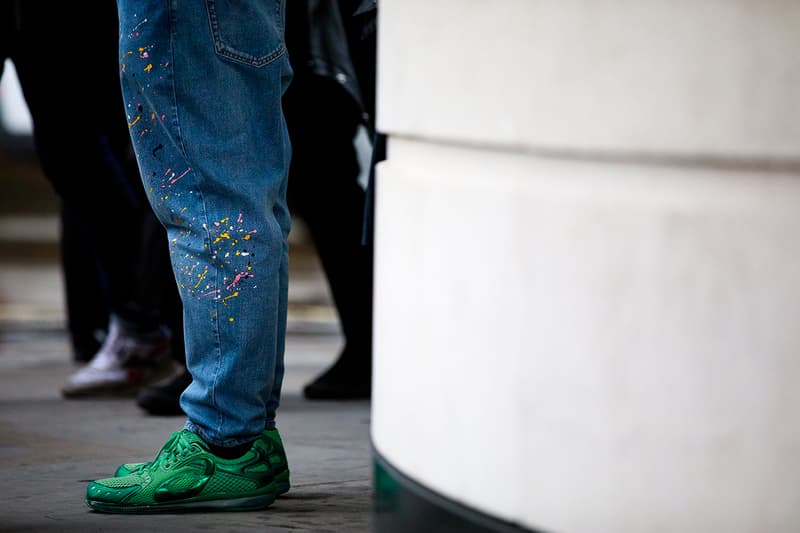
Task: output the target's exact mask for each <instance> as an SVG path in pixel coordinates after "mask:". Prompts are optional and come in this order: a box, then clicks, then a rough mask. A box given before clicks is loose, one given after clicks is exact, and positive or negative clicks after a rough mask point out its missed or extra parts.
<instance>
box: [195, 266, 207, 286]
mask: <svg viewBox="0 0 800 533" xmlns="http://www.w3.org/2000/svg"><path fill="white" fill-rule="evenodd" d="M206 274H208V267H206V269H205V270H203V271H202V272H201V273H199V274H198V275H197V284H195V286H194V288H195V289H196V288H197V287H199V286H200V284H201V283H202V282H203V278H205V277H206Z"/></svg>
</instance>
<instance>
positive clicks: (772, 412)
mask: <svg viewBox="0 0 800 533" xmlns="http://www.w3.org/2000/svg"><path fill="white" fill-rule="evenodd" d="M379 6H380V19H379V68H378V71H379V81H378V95H379V104H378V105H379V110H378V125H379V129H380V130H381V131H383V132H384V133H386V134H388V136H389V137H388V139H389V142H388V159H387V161H386V162H385V163H383V164H382V165H381V166H380V167H379V170H378V177H377V182H376V183H377V211H376V213H377V218H376V292H375V302H376V305H375V353H374V357H375V379H374V386H375V389H374V394H373V404H372V409H373V419H372V438H373V442H374V445H375V450H376V452H377V453H378V454H379V455H380V456H381V457H382V458H383V459H384V460H385V461H386V462H387V463H389V464H391V465H392V466H393V467H395V468H396V469H397V471H398V472H400V473H402V474H403V475H405V476H407V477H408V478H409V479H411V480H413V481H415V482H417V483H419V485H420V486H422V487H425V488H426V489H430V490H431V491H433V492H434V493H436V494H438V495H441V496H443V497H444V498H445V499H448V500H450V501H452V502H454V503H456V504H457V505H461V506H463V507H464V508H468V509H473V510H476V511H478V512H480V513H482V514H483V515H485V516H488V517H494V518H496V519H498V520H499V521H501V522H504V523H507V524H513V525H517V526H520V527H522V528H530V529H543V530H546V531H563V532H571V533H580V532H598V531H613V532H615V533H624V532H631V533H634V532H635V533H641V532H643V531H647V532H681V533H686V532H698V533H701V532H702V533H708V532H715V531H719V532H725V533H736V532H742V533H752V532H754V531H758V532H760V533H766V532H787V533H788V532H796V531H798V530H799V529H800V425H799V424H798V422H799V421H800V327H799V326H798V325H797V321H798V317H800V261H799V259H800V253H798V246H799V245H798V231H799V230H800V103H798V102H800V97H798V95H800V52H798V51H800V30H799V28H800V3H798V2H794V1H788V0H787V1H778V0H776V1H766V2H765V1H758V0H708V1H703V2H692V1H688V0H679V1H674V2H673V1H666V0H662V1H655V0H654V1H642V2H633V1H630V2H626V1H611V0H541V1H536V0H492V1H489V0H483V1H482V0H466V1H465V0H381V2H380V4H379Z"/></svg>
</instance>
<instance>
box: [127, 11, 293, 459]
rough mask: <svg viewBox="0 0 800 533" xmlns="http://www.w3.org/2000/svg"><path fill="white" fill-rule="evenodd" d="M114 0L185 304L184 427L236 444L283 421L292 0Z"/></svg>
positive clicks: (139, 148) (139, 141) (153, 190)
mask: <svg viewBox="0 0 800 533" xmlns="http://www.w3.org/2000/svg"><path fill="white" fill-rule="evenodd" d="M117 7H118V9H119V17H120V76H121V83H122V91H123V96H124V101H125V109H126V112H127V116H128V124H129V126H130V134H131V138H132V139H133V145H134V149H135V152H136V158H137V161H138V164H139V170H140V173H141V177H142V181H143V183H144V186H145V189H146V191H147V194H148V198H149V200H150V203H151V204H152V206H153V209H154V211H155V212H156V215H157V216H158V218H159V220H160V221H161V223H162V224H164V226H165V227H166V229H167V234H168V238H169V245H170V252H171V259H172V267H173V271H174V274H175V278H176V280H177V283H178V286H179V288H180V293H181V299H182V301H183V306H184V336H185V339H186V364H187V367H188V369H189V371H190V372H191V374H192V378H193V382H192V384H191V385H190V386H189V387H188V388H187V389H186V391H184V393H183V395H182V396H181V407H182V408H183V410H184V411H185V412H186V414H187V422H186V427H187V428H188V429H190V430H192V431H194V432H196V433H198V434H199V435H200V436H201V437H202V438H203V439H204V440H206V441H207V442H210V443H212V444H216V445H220V446H233V445H237V444H242V443H244V442H247V441H251V440H253V439H255V438H256V437H257V436H258V435H259V434H260V433H261V432H262V431H263V430H264V429H265V428H267V429H270V428H273V427H275V413H276V411H277V409H278V405H279V402H280V393H281V384H282V381H283V371H284V366H283V352H284V341H285V331H286V306H287V289H288V245H287V237H288V234H289V229H290V222H291V220H290V216H289V211H288V208H287V206H286V181H287V176H288V169H289V160H290V156H291V148H290V143H289V137H288V133H287V130H286V123H285V121H284V117H283V114H282V110H281V98H282V95H283V93H284V91H285V90H286V88H287V86H288V84H289V82H290V80H291V76H292V71H291V67H290V66H289V61H288V57H287V53H286V50H285V46H284V40H283V28H284V3H283V0H258V1H257V0H251V1H248V2H239V3H230V2H227V1H214V0H183V1H180V2H178V1H176V0H118V2H117Z"/></svg>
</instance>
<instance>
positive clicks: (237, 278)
mask: <svg viewBox="0 0 800 533" xmlns="http://www.w3.org/2000/svg"><path fill="white" fill-rule="evenodd" d="M254 277H255V275H254V274H251V273H249V272H239V273H238V274H236V276H235V277H234V278H233V281H232V282H231V283H230V285H228V286H226V287H225V288H226V289H228V290H231V288H233V287H235V286H236V285H238V284H239V282H240V281H241V280H242V279H244V278H254Z"/></svg>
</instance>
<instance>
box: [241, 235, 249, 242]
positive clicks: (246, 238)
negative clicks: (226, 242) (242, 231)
mask: <svg viewBox="0 0 800 533" xmlns="http://www.w3.org/2000/svg"><path fill="white" fill-rule="evenodd" d="M242 239H244V240H246V241H249V240H250V235H245V236H244V237H242Z"/></svg>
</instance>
